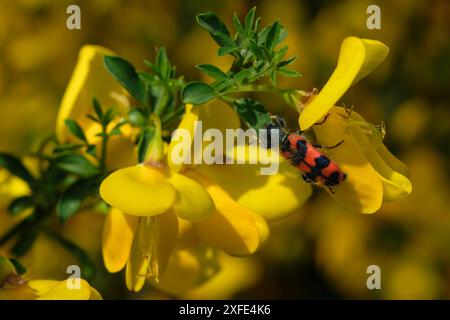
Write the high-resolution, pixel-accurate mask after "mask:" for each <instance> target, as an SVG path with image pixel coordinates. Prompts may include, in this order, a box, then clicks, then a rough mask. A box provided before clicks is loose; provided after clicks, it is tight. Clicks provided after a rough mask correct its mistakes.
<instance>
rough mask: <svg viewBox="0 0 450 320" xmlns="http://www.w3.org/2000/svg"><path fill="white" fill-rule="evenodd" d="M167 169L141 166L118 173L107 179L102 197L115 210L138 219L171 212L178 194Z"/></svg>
mask: <svg viewBox="0 0 450 320" xmlns="http://www.w3.org/2000/svg"><path fill="white" fill-rule="evenodd" d="M166 180H167V177H166V173H165V172H164V170H163V169H159V168H153V167H148V166H144V165H137V166H134V167H128V168H124V169H120V170H117V171H115V172H113V173H112V174H110V175H109V176H108V177H106V179H105V180H103V182H102V184H101V186H100V195H101V197H102V198H103V200H105V201H106V202H107V203H109V204H110V205H111V206H113V207H116V208H118V209H119V210H121V211H122V212H126V213H128V214H131V215H136V216H153V215H157V214H161V213H163V212H165V211H167V210H168V209H169V208H170V207H171V206H172V204H173V203H174V201H175V196H176V191H175V189H174V187H173V186H172V185H171V184H170V183H167V181H166Z"/></svg>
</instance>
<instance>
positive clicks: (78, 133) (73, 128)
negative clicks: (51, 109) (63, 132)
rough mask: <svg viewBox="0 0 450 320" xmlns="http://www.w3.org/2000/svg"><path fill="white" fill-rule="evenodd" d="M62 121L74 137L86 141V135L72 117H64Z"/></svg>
mask: <svg viewBox="0 0 450 320" xmlns="http://www.w3.org/2000/svg"><path fill="white" fill-rule="evenodd" d="M64 123H65V124H66V126H67V128H69V131H70V132H71V133H72V134H73V135H74V136H75V137H77V138H78V139H80V140H83V141H86V136H85V135H84V132H83V129H81V127H80V125H79V124H78V123H77V122H76V121H74V120H72V119H66V120H64Z"/></svg>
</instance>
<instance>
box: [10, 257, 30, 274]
mask: <svg viewBox="0 0 450 320" xmlns="http://www.w3.org/2000/svg"><path fill="white" fill-rule="evenodd" d="M9 261H11V263H12V264H13V265H14V268H16V271H17V273H18V274H19V275H22V274H24V273H26V272H27V268H25V267H24V266H23V265H22V264H21V263H20V262H19V260H17V259H14V258H12V259H9Z"/></svg>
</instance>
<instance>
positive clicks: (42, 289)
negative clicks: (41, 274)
mask: <svg viewBox="0 0 450 320" xmlns="http://www.w3.org/2000/svg"><path fill="white" fill-rule="evenodd" d="M59 283H60V281H57V280H31V281H28V283H27V284H28V286H29V287H30V288H31V290H32V291H33V292H34V293H35V294H36V295H37V296H43V295H44V294H46V293H47V292H49V291H50V290H51V289H53V288H54V287H56V286H57V285H58V284H59Z"/></svg>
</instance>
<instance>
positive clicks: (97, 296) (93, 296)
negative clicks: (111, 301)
mask: <svg viewBox="0 0 450 320" xmlns="http://www.w3.org/2000/svg"><path fill="white" fill-rule="evenodd" d="M89 300H103V298H102V295H101V294H100V293H99V292H98V291H97V290H95V288H93V287H91V296H90V297H89Z"/></svg>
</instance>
